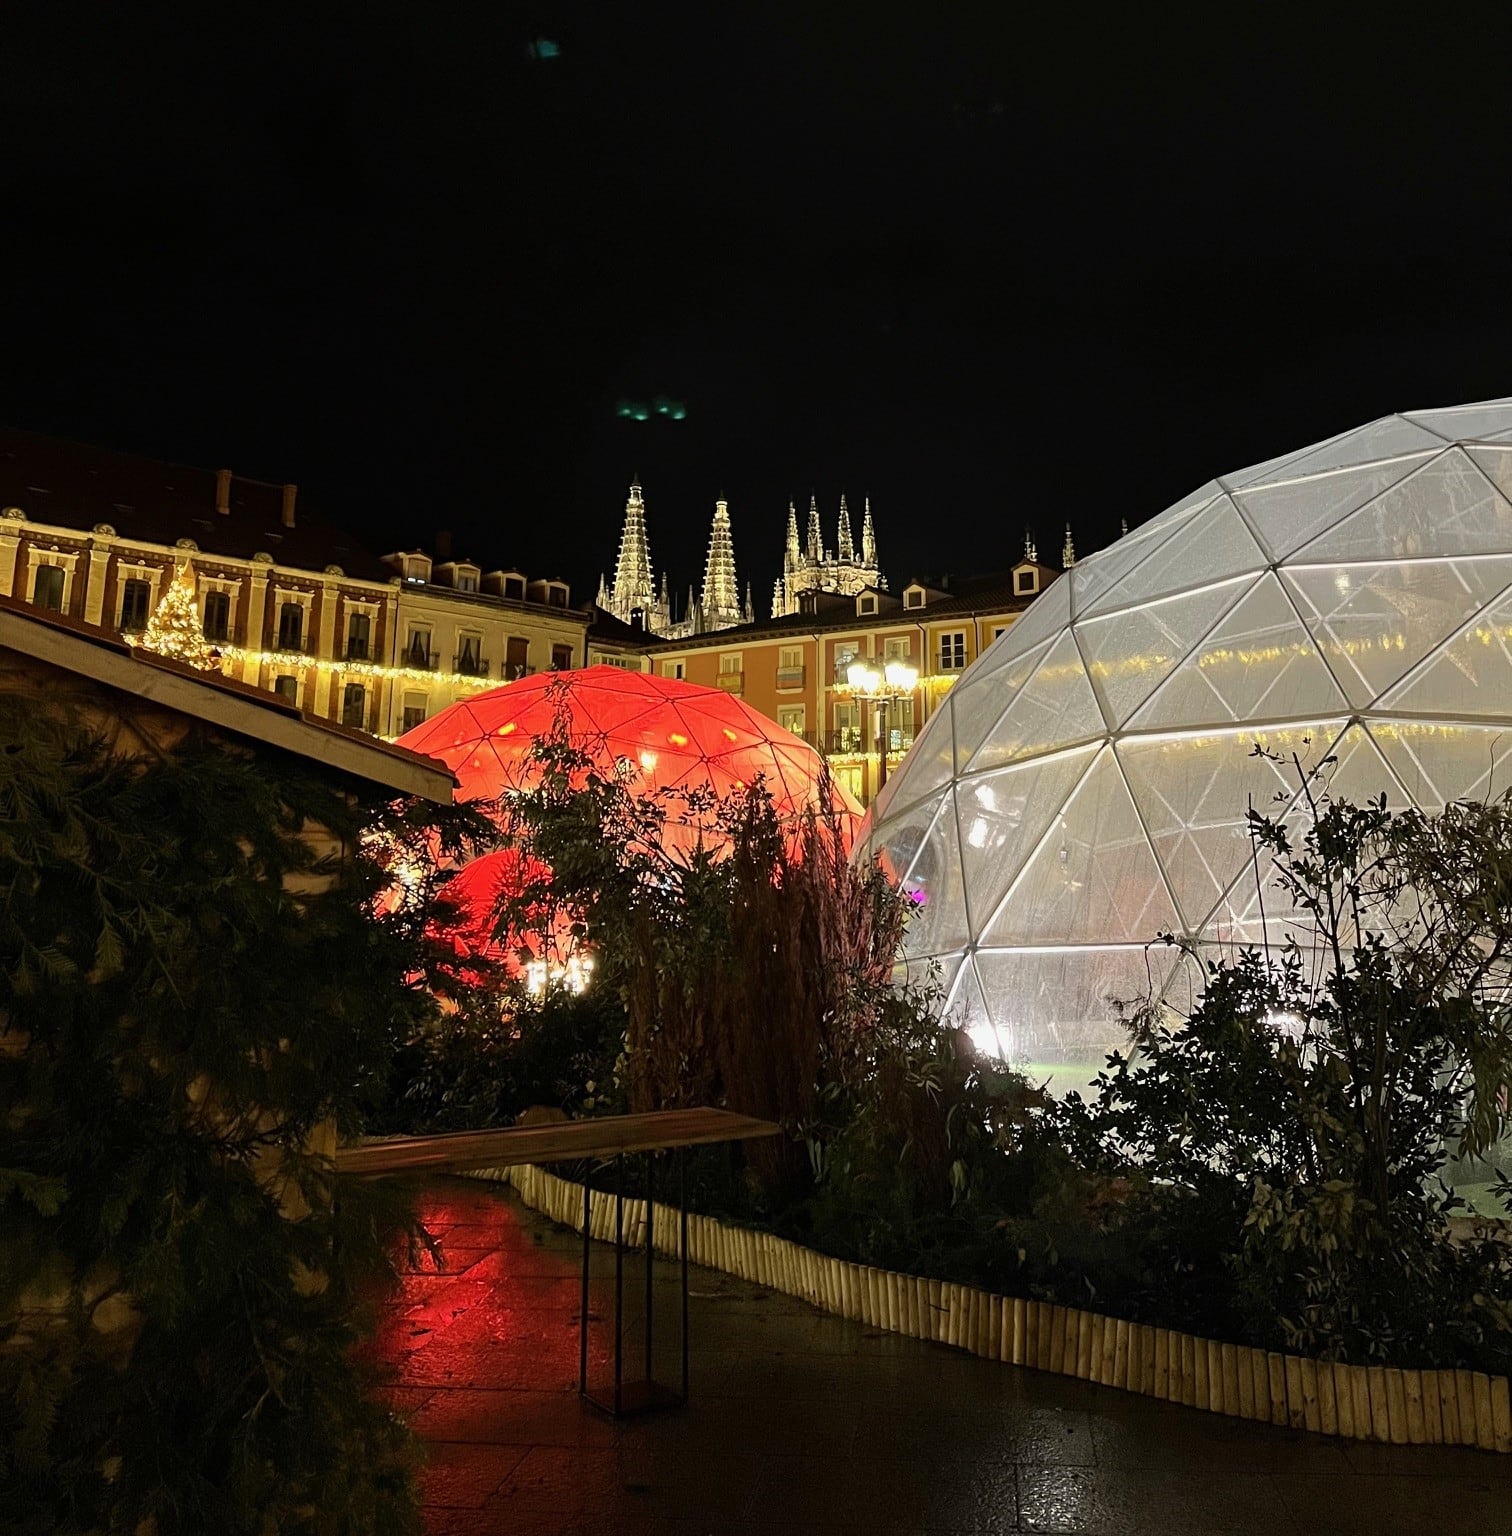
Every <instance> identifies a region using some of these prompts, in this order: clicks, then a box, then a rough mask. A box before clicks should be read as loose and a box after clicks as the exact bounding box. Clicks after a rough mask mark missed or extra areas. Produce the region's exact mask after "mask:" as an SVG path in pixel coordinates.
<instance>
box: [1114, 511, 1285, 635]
mask: <svg viewBox="0 0 1512 1536" xmlns="http://www.w3.org/2000/svg"><path fill="white" fill-rule="evenodd" d="M1112 547H1113V548H1114V549H1117V548H1118V546H1117V545H1116V544H1115V545H1113V546H1112ZM1266 563H1267V562H1266V557H1265V555H1264V554H1263V553H1262V552H1261V549H1260V546H1259V545H1258V544H1256V543H1255V540H1254V536H1253V535H1252V534H1251V533H1250V531H1249V529H1248V528H1246V527H1245V525H1244V519H1243V518H1242V517H1240V516H1239V513H1238V510H1237V509H1236V508H1235V506H1234V504H1233V502H1231V501H1230V500H1229V499H1228V497H1227V496H1224V497H1222V498H1221V499H1220V500H1218V501H1215V502H1214V503H1213V504H1212V505H1211V506H1210V507H1208V508H1206V509H1205V510H1204V511H1202V512H1199V513H1198V514H1197V515H1196V516H1195V517H1193V518H1192V520H1191V521H1190V522H1189V523H1187V524H1185V525H1184V526H1183V527H1182V529H1181V531H1180V536H1179V537H1173V538H1170V539H1167V540H1166V541H1165V542H1164V543H1162V544H1161V545H1160V546H1159V547H1158V548H1156V549H1155V550H1153V551H1152V552H1151V553H1150V555H1149V556H1148V558H1146V559H1145V560H1142V561H1141V562H1140V563H1139V565H1137V566H1136V567H1135V568H1134V569H1133V570H1131V571H1130V572H1129V574H1128V575H1127V576H1125V577H1124V578H1123V579H1122V580H1121V581H1120V582H1119V583H1118V584H1117V585H1116V586H1115V587H1112V588H1110V589H1109V590H1108V591H1106V592H1104V593H1103V594H1102V595H1101V596H1100V597H1099V598H1098V599H1097V601H1096V602H1094V603H1091V604H1089V605H1088V606H1087V607H1086V609H1085V610H1084V611H1085V613H1086V614H1087V616H1088V617H1089V618H1090V617H1091V616H1093V615H1101V614H1104V613H1110V612H1112V611H1113V610H1114V609H1115V608H1128V607H1132V606H1133V605H1135V604H1139V603H1148V602H1150V601H1151V600H1152V599H1154V598H1157V597H1166V596H1168V595H1170V594H1172V593H1176V592H1185V591H1189V590H1190V589H1191V588H1192V587H1197V586H1203V585H1205V584H1206V583H1208V582H1211V581H1223V580H1224V579H1226V578H1227V577H1229V576H1237V575H1239V574H1240V573H1241V572H1242V571H1259V570H1260V569H1262V568H1263V567H1264V566H1265V564H1266Z"/></svg>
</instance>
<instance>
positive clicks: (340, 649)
mask: <svg viewBox="0 0 1512 1536" xmlns="http://www.w3.org/2000/svg"><path fill="white" fill-rule="evenodd" d="M185 559H187V560H190V561H192V562H193V565H194V571H195V576H196V580H197V585H198V590H199V603H200V612H201V615H202V616H203V615H204V613H205V602H206V597H207V595H208V594H209V593H210V592H212V591H221V592H224V593H226V595H227V596H228V598H229V599H230V614H229V626H228V633H227V638H226V640H225V641H224V642H221V641H219V640H216V643H217V644H218V645H220V647H221V652H222V666H223V670H224V671H225V672H226V673H227V674H228V675H229V676H232V677H235V678H238V679H240V680H241V681H243V682H246V683H250V684H252V685H253V686H254V687H260V688H265V689H267V690H269V691H270V692H277V691H280V690H287V691H288V692H289V696H290V698H291V701H292V702H295V703H297V704H298V705H299V707H300V708H301V709H303V710H304V711H305V712H306V713H307V714H309V715H311V716H313V717H314V718H316V719H321V720H330V721H334V722H337V723H349V724H352V725H355V726H360V728H361V729H364V730H368V731H372V732H374V733H376V734H379V735H385V736H392V735H395V734H398V732H399V730H400V729H402V722H403V719H404V710H405V707H406V699H408V701H409V703H410V705H411V707H412V708H422V709H423V710H424V711H425V713H426V714H427V715H430V714H434V713H435V712H436V711H437V710H439V709H441V708H443V707H444V706H445V705H447V704H450V703H452V702H453V701H454V700H455V699H457V698H465V697H467V696H469V695H471V694H474V693H478V692H481V691H483V690H484V689H487V688H492V687H497V686H498V685H499V683H500V682H501V681H505V680H506V673H505V661H506V657H507V655H508V654H509V652H508V646H507V642H508V640H509V639H510V638H511V637H514V638H516V639H517V640H520V641H523V642H524V648H523V651H522V652H520V654H523V655H524V656H525V657H526V661H525V662H524V663H522V665H523V666H524V667H527V668H528V669H529V670H532V671H543V670H545V669H546V668H547V667H549V666H551V665H552V664H553V659H554V657H555V658H557V659H561V660H565V661H566V662H567V664H568V665H570V666H581V665H582V664H583V657H584V635H585V633H586V627H587V619H586V616H585V615H583V614H581V613H579V612H576V611H574V610H572V609H570V608H567V607H564V606H553V605H550V604H548V603H546V602H544V601H542V602H535V601H529V600H517V599H513V598H502V597H496V596H491V595H488V594H485V593H464V592H455V591H452V590H450V589H449V588H447V587H444V586H439V585H435V584H432V583H430V582H410V581H405V580H404V579H403V578H402V577H400V576H399V575H397V574H396V575H395V576H394V577H393V578H391V579H389V580H376V581H370V580H361V579H358V578H354V577H349V576H347V575H345V574H344V573H341V572H340V571H337V570H335V569H330V570H326V571H323V572H314V571H308V570H300V569H295V568H292V567H285V566H281V565H278V564H276V563H275V562H273V561H272V560H271V559H269V558H268V557H266V556H253V558H252V559H250V560H243V559H239V558H235V557H230V556H222V555H217V554H215V553H213V552H210V551H203V550H200V549H198V548H197V547H196V546H195V545H194V544H193V543H192V541H182V542H181V543H180V544H178V545H177V546H174V547H172V548H170V547H168V546H166V545H162V544H149V543H145V542H141V541H134V540H128V539H123V538H120V537H118V536H117V535H116V534H115V533H114V532H113V531H112V530H109V529H108V528H106V527H104V526H103V525H102V526H101V527H100V528H97V529H95V530H94V531H92V532H90V533H83V532H81V531H79V530H78V529H71V528H66V527H62V526H59V525H55V524H48V523H39V522H36V521H34V520H32V519H29V518H26V517H24V516H22V515H20V514H19V513H18V512H17V511H16V510H15V509H9V510H7V512H6V513H5V515H4V516H3V517H0V595H5V596H14V597H18V598H21V599H22V600H23V601H27V602H31V601H34V600H35V598H36V587H37V580H38V576H37V572H38V570H39V569H40V568H42V567H44V566H55V567H57V568H59V569H61V570H62V572H63V590H62V602H61V609H62V611H63V612H64V613H66V614H68V615H69V616H70V617H73V618H77V619H80V620H82V621H83V622H85V623H89V624H96V625H100V626H102V627H104V628H106V629H120V627H121V621H122V602H123V599H124V597H125V595H126V590H127V588H126V583H127V582H128V581H129V580H133V579H136V580H143V581H146V582H147V583H148V586H149V588H150V596H149V600H148V610H147V611H148V612H149V613H150V612H151V610H152V608H154V607H155V606H156V605H157V602H158V600H159V599H160V598H161V597H162V595H163V592H164V591H165V590H166V588H167V585H168V583H169V582H171V581H172V579H173V573H174V570H175V568H176V566H177V564H178V562H179V561H182V560H185ZM532 590H534V588H532ZM542 595H544V593H543V594H542ZM285 604H293V605H295V606H296V607H297V608H298V609H299V610H300V617H301V622H300V625H299V630H300V633H299V637H298V645H297V646H287V647H286V646H284V645H283V644H281V643H280V641H281V637H280V627H279V625H280V612H281V610H282V608H283V607H284V605H285ZM357 615H363V616H365V617H366V618H367V621H368V639H367V644H366V647H365V654H358V653H353V654H350V655H349V649H350V648H349V644H348V641H349V637H350V636H351V633H352V620H353V617H354V616H357ZM417 627H421V628H427V629H428V632H429V634H430V636H431V640H430V644H429V646H428V653H427V661H428V662H429V663H430V664H429V665H426V666H423V667H416V666H410V665H408V664H407V663H406V661H405V658H404V655H403V651H404V647H405V645H406V643H407V641H408V640H409V639H410V638H411V636H412V634H413V632H414V630H415V629H416V628H417ZM463 633H469V634H473V635H476V636H477V637H478V639H479V642H480V650H479V655H480V659H481V660H482V661H483V662H485V663H486V664H487V665H486V667H484V668H482V669H480V671H479V672H478V673H477V674H473V673H461V672H458V671H457V669H456V656H457V652H458V650H459V643H458V642H459V638H460V636H461V635H462V634H463ZM357 689H361V691H362V694H361V698H360V700H359V699H357V698H356V695H355V690H357ZM348 690H352V691H353V692H352V697H351V699H350V700H349V698H348ZM349 704H350V708H349Z"/></svg>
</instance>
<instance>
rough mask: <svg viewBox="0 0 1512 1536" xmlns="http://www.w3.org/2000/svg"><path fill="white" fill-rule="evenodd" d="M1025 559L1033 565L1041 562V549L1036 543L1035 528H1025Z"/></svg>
mask: <svg viewBox="0 0 1512 1536" xmlns="http://www.w3.org/2000/svg"><path fill="white" fill-rule="evenodd" d="M1024 559H1026V560H1027V561H1028V562H1029V563H1030V564H1031V565H1038V564H1039V550H1038V549H1036V548H1035V545H1034V530H1033V529H1032V528H1026V529H1024Z"/></svg>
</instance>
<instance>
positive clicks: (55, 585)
mask: <svg viewBox="0 0 1512 1536" xmlns="http://www.w3.org/2000/svg"><path fill="white" fill-rule="evenodd" d="M32 601H33V602H34V603H35V604H36V605H37V607H39V608H51V609H52V611H53V612H54V613H62V611H63V567H62V566H61V565H39V566H38V567H37V569H36V571H35V572H34V574H33V576H32Z"/></svg>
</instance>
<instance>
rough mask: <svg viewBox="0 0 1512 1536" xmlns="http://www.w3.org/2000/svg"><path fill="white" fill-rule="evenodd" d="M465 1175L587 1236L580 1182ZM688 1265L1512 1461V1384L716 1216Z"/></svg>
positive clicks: (1325, 1429)
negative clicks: (1094, 1300) (1130, 1313)
mask: <svg viewBox="0 0 1512 1536" xmlns="http://www.w3.org/2000/svg"><path fill="white" fill-rule="evenodd" d="M468 1177H472V1178H480V1179H492V1180H494V1181H496V1182H498V1183H501V1184H509V1185H510V1186H511V1187H512V1188H513V1189H514V1190H515V1192H516V1193H517V1194H518V1195H519V1197H520V1199H521V1201H523V1202H524V1204H526V1205H528V1206H530V1207H531V1208H532V1209H533V1210H537V1211H540V1212H542V1213H543V1214H544V1215H546V1216H548V1217H549V1218H550V1219H551V1220H552V1221H555V1222H556V1223H558V1224H559V1225H560V1226H564V1227H570V1228H571V1229H572V1230H573V1231H574V1232H581V1231H582V1229H583V1191H582V1186H581V1185H579V1184H573V1183H570V1182H569V1181H568V1180H566V1179H559V1178H557V1177H556V1175H555V1174H550V1173H547V1172H546V1171H545V1170H544V1169H542V1168H537V1167H533V1166H531V1165H528V1164H526V1165H520V1166H517V1167H512V1168H485V1169H479V1170H478V1171H477V1172H475V1173H473V1174H470V1175H468ZM648 1220H649V1221H650V1222H651V1236H652V1244H653V1246H654V1247H655V1248H656V1250H657V1252H659V1253H661V1254H663V1255H664V1256H666V1257H669V1258H676V1257H677V1256H678V1252H679V1246H678V1244H679V1221H678V1213H677V1210H676V1208H675V1207H673V1206H667V1205H657V1206H655V1207H653V1208H652V1209H651V1210H650V1211H649V1212H648V1211H647V1209H646V1204H645V1201H644V1200H626V1202H625V1240H626V1242H627V1243H628V1244H630V1245H631V1246H632V1247H633V1246H637V1245H639V1246H644V1244H645V1240H646V1222H647V1221H648ZM589 1227H590V1230H591V1233H592V1235H593V1236H594V1237H595V1238H597V1239H599V1240H600V1241H604V1242H610V1241H613V1238H614V1197H613V1196H612V1195H610V1194H608V1193H607V1192H605V1191H603V1190H595V1191H594V1192H593V1200H592V1204H591V1209H590V1213H589ZM688 1258H689V1260H690V1262H692V1263H694V1264H698V1265H701V1266H703V1267H704V1268H708V1269H717V1270H721V1271H723V1272H724V1273H726V1274H732V1275H735V1276H736V1277H737V1278H739V1279H742V1280H748V1281H750V1282H751V1283H753V1284H757V1285H761V1286H765V1287H766V1288H767V1289H769V1290H776V1291H781V1292H783V1293H784V1294H786V1295H789V1296H797V1297H800V1298H802V1299H803V1300H805V1301H807V1302H808V1303H810V1304H811V1305H812V1306H814V1307H817V1308H818V1309H819V1310H821V1311H823V1312H828V1313H830V1314H831V1315H832V1316H837V1317H844V1318H848V1319H850V1320H851V1321H853V1322H859V1323H863V1324H865V1325H867V1326H869V1327H874V1328H880V1329H883V1330H885V1331H887V1332H889V1333H898V1334H903V1335H905V1336H907V1337H909V1338H917V1339H927V1340H932V1341H933V1342H935V1343H938V1344H948V1345H952V1346H954V1347H955V1348H957V1349H964V1350H967V1351H968V1352H970V1353H972V1354H976V1355H980V1356H982V1357H983V1358H984V1359H988V1360H999V1361H1002V1362H1003V1363H1005V1364H1011V1365H1018V1366H1027V1367H1029V1368H1030V1369H1033V1370H1041V1371H1049V1372H1051V1373H1052V1374H1054V1375H1060V1376H1071V1377H1079V1378H1080V1379H1081V1380H1083V1381H1090V1382H1095V1383H1097V1384H1098V1385H1100V1386H1106V1387H1113V1388H1116V1389H1118V1390H1120V1391H1124V1392H1133V1393H1135V1394H1136V1395H1138V1396H1141V1397H1153V1398H1158V1399H1161V1400H1163V1401H1168V1402H1173V1403H1184V1404H1186V1405H1187V1406H1189V1407H1193V1408H1197V1409H1200V1410H1203V1411H1205V1412H1208V1413H1225V1414H1229V1415H1231V1416H1233V1417H1235V1418H1240V1419H1253V1420H1258V1421H1260V1422H1261V1423H1265V1422H1267V1421H1268V1422H1270V1423H1272V1424H1282V1425H1290V1426H1291V1427H1292V1428H1294V1429H1308V1430H1312V1431H1314V1432H1317V1433H1321V1434H1325V1435H1338V1436H1341V1437H1343V1438H1344V1439H1351V1440H1375V1441H1378V1442H1380V1443H1382V1444H1392V1445H1461V1446H1473V1447H1477V1448H1479V1449H1480V1450H1483V1451H1495V1452H1500V1453H1501V1454H1503V1455H1508V1454H1512V1387H1509V1383H1508V1380H1507V1378H1506V1377H1505V1376H1487V1375H1484V1374H1483V1373H1481V1372H1478V1371H1466V1370H1436V1371H1435V1370H1409V1369H1404V1368H1400V1367H1397V1366H1378V1365H1372V1366H1363V1365H1344V1364H1342V1363H1340V1362H1337V1361H1334V1362H1330V1361H1319V1360H1311V1359H1307V1358H1305V1357H1303V1356H1301V1355H1282V1354H1277V1353H1275V1352H1274V1351H1267V1350H1262V1349H1252V1348H1250V1347H1248V1346H1247V1345H1243V1344H1228V1343H1220V1342H1218V1341H1216V1340H1214V1339H1200V1338H1196V1337H1194V1336H1193V1335H1191V1334H1184V1333H1179V1332H1175V1331H1173V1330H1171V1329H1167V1328H1155V1327H1151V1326H1150V1325H1149V1324H1146V1323H1131V1322H1129V1321H1128V1320H1127V1319H1126V1318H1121V1317H1120V1318H1113V1317H1107V1316H1105V1315H1104V1314H1102V1313H1099V1312H1085V1311H1082V1310H1081V1309H1079V1308H1075V1307H1063V1306H1060V1305H1058V1304H1054V1303H1051V1302H1046V1301H1032V1300H1029V1299H1027V1298H1025V1297H1022V1296H999V1295H997V1294H996V1293H995V1292H990V1291H981V1290H978V1289H977V1288H976V1287H975V1286H965V1285H957V1284H955V1283H954V1282H952V1281H940V1280H932V1279H926V1278H924V1277H923V1276H921V1275H906V1274H899V1273H897V1272H896V1271H893V1270H883V1269H876V1268H874V1267H872V1266H870V1265H864V1264H852V1263H849V1262H847V1261H846V1260H843V1259H836V1258H832V1257H830V1256H829V1255H828V1254H822V1253H818V1252H816V1251H815V1250H813V1249H810V1248H804V1247H802V1246H801V1245H799V1244H797V1243H791V1242H789V1241H788V1240H787V1239H786V1238H779V1237H777V1236H775V1235H774V1234H772V1233H770V1232H758V1231H753V1230H751V1229H750V1228H747V1227H736V1226H728V1225H726V1224H724V1223H722V1222H717V1221H715V1220H713V1219H712V1218H711V1217H708V1216H697V1215H690V1216H689V1217H688Z"/></svg>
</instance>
